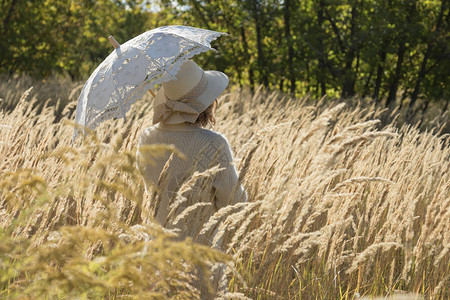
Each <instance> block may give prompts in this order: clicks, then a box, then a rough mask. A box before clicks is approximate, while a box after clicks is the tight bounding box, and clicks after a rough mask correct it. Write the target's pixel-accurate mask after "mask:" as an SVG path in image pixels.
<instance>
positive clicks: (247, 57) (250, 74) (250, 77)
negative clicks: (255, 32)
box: [241, 24, 255, 91]
mask: <svg viewBox="0 0 450 300" xmlns="http://www.w3.org/2000/svg"><path fill="white" fill-rule="evenodd" d="M241 38H242V44H243V46H244V57H245V60H246V62H247V63H248V80H249V81H250V88H251V90H252V91H254V90H255V80H254V78H253V68H252V64H251V63H250V54H249V53H248V43H247V38H246V36H245V29H244V25H243V24H242V26H241Z"/></svg>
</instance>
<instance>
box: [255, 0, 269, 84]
mask: <svg viewBox="0 0 450 300" xmlns="http://www.w3.org/2000/svg"><path fill="white" fill-rule="evenodd" d="M252 4H253V7H252V8H253V19H254V20H255V29H256V48H257V50H258V69H259V72H260V74H261V77H262V82H263V84H264V86H265V87H268V86H269V77H268V75H267V66H266V59H265V57H264V51H263V43H262V37H261V20H260V11H259V6H258V1H257V0H253V1H252Z"/></svg>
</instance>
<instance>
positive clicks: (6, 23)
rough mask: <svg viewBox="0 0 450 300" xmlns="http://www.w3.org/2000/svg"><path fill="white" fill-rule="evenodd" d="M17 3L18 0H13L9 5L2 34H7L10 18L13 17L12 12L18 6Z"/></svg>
mask: <svg viewBox="0 0 450 300" xmlns="http://www.w3.org/2000/svg"><path fill="white" fill-rule="evenodd" d="M16 3H17V0H12V1H11V4H10V5H9V8H8V13H7V14H6V17H5V19H4V20H3V30H2V35H5V34H6V32H8V26H9V20H10V19H11V16H12V14H13V12H14V9H15V8H16ZM2 38H3V37H2Z"/></svg>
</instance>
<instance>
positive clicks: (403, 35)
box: [386, 1, 416, 107]
mask: <svg viewBox="0 0 450 300" xmlns="http://www.w3.org/2000/svg"><path fill="white" fill-rule="evenodd" d="M408 4H409V5H410V7H409V10H408V13H407V15H406V19H405V20H410V19H411V18H412V17H413V16H414V14H415V12H416V1H411V3H408ZM399 34H400V44H399V46H398V52H397V65H396V68H395V73H394V75H393V79H392V81H391V86H390V88H389V95H388V97H387V100H386V107H389V106H391V105H392V103H393V102H395V98H396V95H397V90H398V84H399V81H400V78H401V77H402V66H403V59H404V58H405V52H406V40H407V36H408V31H403V32H400V33H399Z"/></svg>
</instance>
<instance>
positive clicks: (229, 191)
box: [213, 136, 247, 209]
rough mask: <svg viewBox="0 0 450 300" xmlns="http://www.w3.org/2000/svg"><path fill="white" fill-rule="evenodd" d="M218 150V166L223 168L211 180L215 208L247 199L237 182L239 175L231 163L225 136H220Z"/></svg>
mask: <svg viewBox="0 0 450 300" xmlns="http://www.w3.org/2000/svg"><path fill="white" fill-rule="evenodd" d="M220 137H221V139H220V143H219V147H218V151H219V153H220V155H219V160H220V167H222V168H225V169H224V170H223V171H221V172H219V173H218V174H217V175H216V178H215V180H214V182H213V186H214V189H215V200H216V206H217V208H219V209H220V208H222V207H224V206H226V205H228V204H235V203H237V202H244V201H247V194H246V193H245V191H244V189H243V188H242V186H241V185H240V184H239V176H238V173H237V171H236V168H235V166H234V164H233V155H232V153H231V148H230V145H229V144H228V141H227V140H226V138H225V137H223V136H220Z"/></svg>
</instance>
